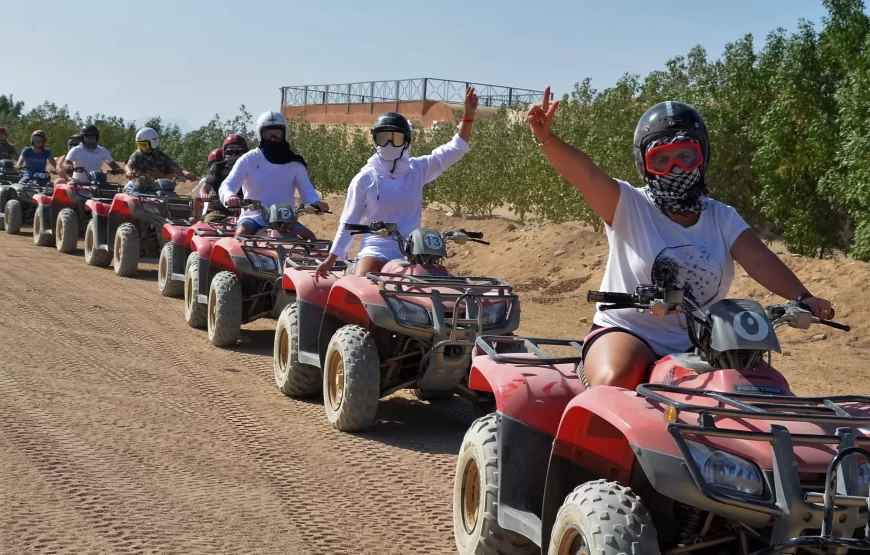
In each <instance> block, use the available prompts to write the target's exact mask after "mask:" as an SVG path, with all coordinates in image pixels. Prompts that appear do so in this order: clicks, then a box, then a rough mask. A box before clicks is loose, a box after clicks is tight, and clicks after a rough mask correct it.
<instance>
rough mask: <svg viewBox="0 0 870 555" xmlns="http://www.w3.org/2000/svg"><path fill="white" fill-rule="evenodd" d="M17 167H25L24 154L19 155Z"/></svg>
mask: <svg viewBox="0 0 870 555" xmlns="http://www.w3.org/2000/svg"><path fill="white" fill-rule="evenodd" d="M15 167H16V168H18V169H19V170H20V169H24V155H21V156H19V157H18V162H16V163H15Z"/></svg>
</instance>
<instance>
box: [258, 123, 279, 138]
mask: <svg viewBox="0 0 870 555" xmlns="http://www.w3.org/2000/svg"><path fill="white" fill-rule="evenodd" d="M260 136H261V137H262V140H264V141H269V140H276V141H283V140H284V127H283V126H280V125H273V126H271V127H264V128H263V129H262V130H261V131H260Z"/></svg>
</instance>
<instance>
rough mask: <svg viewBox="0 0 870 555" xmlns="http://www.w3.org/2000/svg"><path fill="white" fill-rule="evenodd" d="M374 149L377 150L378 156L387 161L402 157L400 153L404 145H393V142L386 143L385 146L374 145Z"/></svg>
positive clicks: (403, 149)
mask: <svg viewBox="0 0 870 555" xmlns="http://www.w3.org/2000/svg"><path fill="white" fill-rule="evenodd" d="M375 150H377V152H378V156H379V157H380V158H381V159H382V160H386V161H387V162H394V161H396V160H398V159H399V158H401V157H402V153H403V152H404V151H405V147H403V146H394V145H393V143H387V144H386V146H376V147H375Z"/></svg>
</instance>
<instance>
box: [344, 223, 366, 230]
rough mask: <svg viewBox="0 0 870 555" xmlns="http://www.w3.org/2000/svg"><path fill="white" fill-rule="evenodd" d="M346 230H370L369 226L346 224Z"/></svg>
mask: <svg viewBox="0 0 870 555" xmlns="http://www.w3.org/2000/svg"><path fill="white" fill-rule="evenodd" d="M344 229H345V230H347V231H368V230H369V229H370V228H369V226H367V225H360V224H344Z"/></svg>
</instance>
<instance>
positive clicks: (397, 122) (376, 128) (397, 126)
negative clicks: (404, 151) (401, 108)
mask: <svg viewBox="0 0 870 555" xmlns="http://www.w3.org/2000/svg"><path fill="white" fill-rule="evenodd" d="M381 131H398V132H399V133H404V134H405V137H407V139H406V140H405V144H406V145H410V144H411V124H410V123H408V120H407V119H406V118H405V116H403V115H402V114H400V113H398V112H386V113H384V114H381V115H380V116H378V119H376V120H375V124H374V125H373V126H372V137H374V136H375V133H379V132H381ZM396 146H399V145H396Z"/></svg>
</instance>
